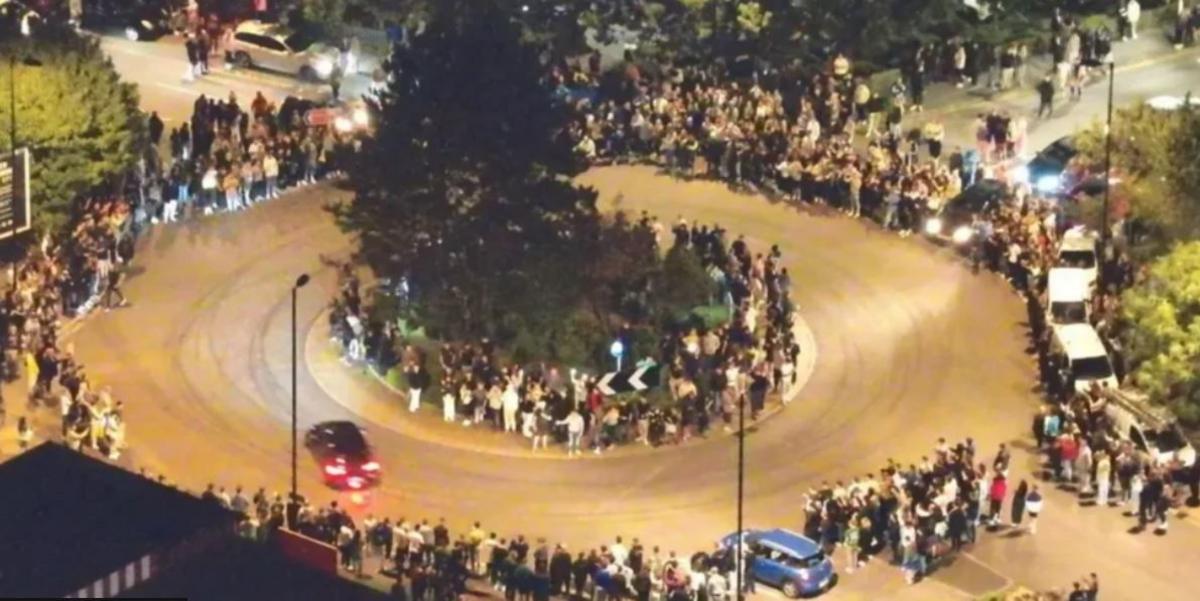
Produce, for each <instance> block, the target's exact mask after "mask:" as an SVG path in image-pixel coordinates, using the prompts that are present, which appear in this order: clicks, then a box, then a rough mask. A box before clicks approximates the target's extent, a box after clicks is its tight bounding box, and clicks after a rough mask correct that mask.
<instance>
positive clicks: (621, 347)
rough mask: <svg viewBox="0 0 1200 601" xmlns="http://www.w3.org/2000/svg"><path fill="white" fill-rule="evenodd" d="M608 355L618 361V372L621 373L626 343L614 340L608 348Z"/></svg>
mask: <svg viewBox="0 0 1200 601" xmlns="http://www.w3.org/2000/svg"><path fill="white" fill-rule="evenodd" d="M608 354H610V355H612V358H613V359H616V360H617V371H621V358H622V357H623V356H624V355H625V343H624V342H621V340H620V339H617V340H614V341H613V342H612V344H611V345H609V347H608Z"/></svg>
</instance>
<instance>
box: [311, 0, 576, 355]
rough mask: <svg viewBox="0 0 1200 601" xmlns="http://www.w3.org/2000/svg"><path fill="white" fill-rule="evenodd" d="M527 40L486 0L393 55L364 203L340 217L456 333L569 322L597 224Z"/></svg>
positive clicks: (355, 174) (361, 168) (433, 320)
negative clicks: (575, 274)
mask: <svg viewBox="0 0 1200 601" xmlns="http://www.w3.org/2000/svg"><path fill="white" fill-rule="evenodd" d="M451 5H454V6H451ZM518 38H519V32H518V31H517V30H516V29H515V27H514V25H513V24H511V22H510V21H509V20H508V19H505V18H501V15H500V13H498V12H497V8H496V6H495V5H493V4H491V3H489V2H482V3H477V2H464V3H447V6H445V7H444V9H443V10H439V11H438V13H437V14H436V16H435V17H434V19H433V20H432V21H431V22H430V24H429V25H428V27H427V28H426V29H425V31H424V32H423V33H422V34H421V35H418V36H416V37H415V38H414V39H413V42H412V44H411V46H410V47H408V48H405V49H402V50H400V51H399V52H398V53H397V54H396V55H395V56H394V57H393V61H392V64H393V71H392V76H393V78H394V81H393V84H392V85H391V87H390V89H389V90H388V91H387V92H386V93H384V94H383V95H382V98H381V100H380V102H379V103H378V104H376V105H375V106H374V107H373V110H374V111H376V113H377V114H376V117H377V119H376V120H377V122H378V123H379V127H378V131H377V135H376V136H375V137H374V139H372V140H368V141H367V142H366V143H365V145H364V148H363V152H362V154H361V160H360V161H359V162H358V164H357V165H356V166H355V167H354V168H353V170H352V172H351V181H352V182H353V185H354V187H355V190H356V195H355V198H354V200H353V202H351V203H349V204H346V205H341V206H338V207H336V208H335V209H334V211H335V214H336V216H337V217H338V219H339V221H340V223H341V224H342V226H343V227H345V228H346V229H347V230H348V231H351V232H353V233H355V234H356V235H357V236H358V238H359V242H360V247H359V250H360V257H361V258H362V259H363V260H364V261H365V262H366V263H368V264H369V265H370V266H371V267H372V268H373V270H374V271H375V272H376V273H377V274H379V275H381V276H385V277H393V278H398V277H402V276H406V277H407V278H408V279H409V282H410V285H411V286H412V287H413V289H414V290H415V294H416V295H417V297H418V298H419V299H420V302H419V303H418V311H419V315H418V317H419V318H421V319H422V320H423V321H425V322H426V323H428V325H430V326H432V327H433V328H434V329H436V330H438V332H437V333H439V334H440V335H444V336H448V337H463V336H491V337H493V338H504V337H506V336H508V335H511V334H512V333H513V332H515V331H517V330H519V329H523V328H529V327H534V326H536V325H538V324H539V323H544V322H553V321H561V319H556V317H561V314H562V313H563V312H564V311H568V312H569V311H570V309H571V308H572V306H573V303H574V301H575V300H576V299H577V295H578V294H579V290H577V289H575V285H574V282H575V281H576V280H577V278H572V277H569V275H568V274H569V273H570V272H571V271H572V270H573V269H575V266H574V264H575V263H576V262H577V261H579V260H580V258H581V257H580V253H581V252H582V251H585V250H586V249H587V247H588V242H589V240H590V239H591V238H590V237H591V236H594V233H595V231H596V230H597V228H598V224H599V216H598V213H597V211H596V208H595V194H594V193H593V192H591V191H589V190H585V189H581V188H578V187H576V186H575V185H574V184H573V183H571V181H570V179H569V178H568V177H567V176H569V175H570V174H571V167H572V165H573V158H572V154H571V147H570V144H569V141H568V140H567V139H566V138H565V137H564V135H563V131H562V128H563V126H564V124H565V123H566V120H567V116H566V113H565V112H564V111H565V107H563V106H561V105H560V104H559V103H558V102H556V100H555V98H554V96H553V94H552V93H551V90H550V89H549V88H548V87H547V85H546V84H545V83H544V82H543V80H542V72H543V69H542V68H541V65H540V64H539V62H538V60H537V55H536V53H535V52H533V51H532V50H531V49H530V48H528V47H526V46H524V45H522V44H521V43H520V42H519V39H518Z"/></svg>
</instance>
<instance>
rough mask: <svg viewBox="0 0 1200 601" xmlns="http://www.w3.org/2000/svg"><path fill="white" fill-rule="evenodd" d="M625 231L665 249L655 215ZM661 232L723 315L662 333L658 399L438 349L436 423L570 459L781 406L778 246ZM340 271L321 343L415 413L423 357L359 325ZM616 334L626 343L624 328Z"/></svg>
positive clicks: (785, 386) (787, 319) (788, 306)
mask: <svg viewBox="0 0 1200 601" xmlns="http://www.w3.org/2000/svg"><path fill="white" fill-rule="evenodd" d="M636 226H637V227H640V228H645V230H646V232H647V233H648V234H651V235H652V236H653V237H654V239H655V241H656V245H661V244H663V243H664V242H665V240H664V238H665V237H666V236H667V232H666V227H665V226H664V225H663V224H662V223H661V222H659V221H658V220H657V218H653V217H650V216H649V215H646V214H643V215H642V217H641V219H640V220H639V221H638V223H637V224H636ZM671 236H673V242H671V243H672V244H674V245H681V246H684V247H688V248H690V249H691V250H693V251H694V252H695V253H696V255H697V256H698V257H699V258H700V260H701V264H702V266H703V267H704V269H705V271H706V272H707V273H708V274H709V276H710V277H711V278H712V280H713V282H714V284H715V287H714V288H715V290H716V293H715V298H713V299H712V301H713V303H714V304H722V305H724V306H726V307H728V308H729V310H730V312H729V315H730V319H729V320H728V321H727V322H726V323H723V324H718V325H715V326H711V327H709V326H706V325H705V324H703V323H693V322H688V323H686V324H683V325H680V326H677V327H674V328H672V329H670V330H669V331H666V332H664V333H663V335H662V338H661V340H660V341H659V354H658V356H656V357H654V358H653V359H654V360H655V361H657V362H658V363H659V364H660V365H662V366H663V367H664V369H665V371H666V372H667V373H669V385H668V389H669V393H670V402H669V403H666V404H662V403H651V402H650V401H648V400H647V399H646V398H645V397H644V396H643V397H639V398H636V399H632V400H621V401H613V400H611V399H606V398H605V396H604V394H603V393H602V391H601V388H600V387H599V385H598V378H597V377H596V376H594V375H586V374H583V373H581V372H578V371H576V370H575V369H566V368H560V367H558V366H549V365H546V364H544V363H542V364H537V365H531V366H523V365H517V364H510V365H503V364H501V363H500V362H499V361H497V359H496V349H495V345H494V344H493V343H492V342H491V341H489V340H482V341H480V343H478V344H459V343H455V342H444V343H442V344H441V345H440V347H439V349H438V351H437V361H438V367H439V368H440V369H438V370H437V373H440V374H441V378H440V381H439V383H438V386H437V389H436V390H437V391H438V393H440V399H438V398H435V399H433V400H434V401H435V402H436V401H440V405H441V409H442V417H443V419H444V420H445V421H447V422H461V423H463V424H464V425H474V424H478V425H487V424H490V425H491V426H492V427H493V428H495V429H497V430H503V431H505V432H520V434H521V435H522V436H524V437H525V438H527V439H529V440H530V441H531V446H532V448H533V450H535V451H537V450H538V449H539V448H541V449H544V448H547V447H548V445H549V442H550V440H551V439H553V440H554V441H555V442H556V443H563V444H564V445H565V447H566V451H567V453H568V454H569V455H572V456H575V455H579V454H581V453H582V452H583V449H584V448H588V449H590V450H592V451H593V452H595V453H601V452H603V451H604V450H605V449H608V448H610V447H612V446H614V445H617V444H622V443H641V444H647V445H653V446H659V445H662V444H676V443H680V442H683V441H686V440H688V439H689V438H690V437H692V436H704V435H706V434H707V433H708V431H709V430H710V428H711V427H712V425H713V423H714V421H715V420H718V419H719V420H720V421H721V422H722V423H723V427H724V429H725V430H726V431H728V430H730V429H731V427H732V421H733V416H734V414H735V413H736V411H737V410H738V404H739V403H743V402H744V403H745V406H746V407H748V410H749V414H750V418H751V419H757V418H758V416H759V415H760V414H761V413H762V411H763V410H764V409H765V408H766V402H767V397H768V394H769V393H771V392H772V391H775V392H779V393H781V394H782V396H783V398H784V399H787V398H788V396H789V395H788V394H787V393H788V392H789V391H790V389H791V387H792V386H794V385H795V379H796V368H795V366H796V362H797V360H798V359H799V354H800V353H801V349H800V347H799V345H798V343H797V341H796V340H795V337H794V334H793V327H792V325H793V324H792V318H793V312H794V307H793V305H792V303H791V302H790V300H789V293H790V288H791V282H790V276H789V274H788V272H787V268H786V267H784V266H783V265H782V264H781V258H782V257H781V252H780V250H779V248H778V246H773V247H772V248H771V249H770V250H769V251H768V252H765V253H763V252H757V253H756V252H754V251H752V250H751V249H750V247H749V245H748V244H747V242H746V240H745V239H744V238H743V237H741V236H739V237H737V238H736V239H734V240H733V241H729V240H727V237H726V232H725V230H724V229H723V228H721V227H719V226H703V225H700V224H698V223H691V224H689V223H688V222H686V221H685V220H683V219H682V218H681V219H680V220H679V222H678V223H677V224H676V225H675V226H674V227H673V228H672V229H671ZM340 273H341V278H340V280H341V284H340V293H339V295H338V297H337V298H336V299H335V301H334V302H333V307H332V310H331V312H330V329H331V334H332V337H333V339H334V340H336V341H338V342H340V343H341V346H342V349H343V351H344V358H345V359H346V360H347V361H362V362H367V363H368V364H370V365H371V366H373V367H374V368H376V369H377V370H378V371H379V373H386V372H387V371H388V370H390V369H391V368H392V367H393V366H398V368H399V369H402V370H403V373H404V379H405V382H404V383H405V385H406V388H407V390H408V393H407V394H408V410H409V411H417V410H418V408H419V407H420V404H421V399H422V395H423V394H424V393H426V392H427V391H429V390H430V388H431V384H432V382H431V375H430V374H431V373H432V372H433V370H432V369H431V366H430V365H429V361H430V359H429V358H427V357H426V353H425V352H424V351H423V350H422V349H421V348H420V347H417V346H414V345H411V344H406V343H405V342H404V341H403V340H400V339H399V338H398V336H397V331H396V327H395V324H393V323H380V322H378V321H373V320H371V319H369V318H368V317H367V313H368V311H369V307H367V306H365V305H364V303H363V301H362V296H361V290H360V283H359V280H358V278H357V277H356V276H355V275H354V273H353V270H352V269H351V268H350V266H348V265H347V266H344V267H343V268H342V270H341V271H340ZM620 337H621V338H622V339H626V347H627V348H629V347H630V346H631V344H629V340H627V339H629V338H631V335H630V334H629V332H628V331H627V329H623V330H622V331H621V332H620ZM430 396H436V394H435V395H430Z"/></svg>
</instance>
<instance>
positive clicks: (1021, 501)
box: [1012, 480, 1029, 528]
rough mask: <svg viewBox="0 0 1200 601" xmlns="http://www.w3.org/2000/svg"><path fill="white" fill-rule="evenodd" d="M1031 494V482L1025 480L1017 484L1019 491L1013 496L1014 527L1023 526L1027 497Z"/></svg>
mask: <svg viewBox="0 0 1200 601" xmlns="http://www.w3.org/2000/svg"><path fill="white" fill-rule="evenodd" d="M1028 494H1029V484H1028V483H1027V482H1025V481H1024V480H1021V483H1020V484H1018V485H1017V491H1016V492H1014V493H1013V498H1012V525H1013V528H1020V527H1021V519H1022V518H1024V517H1025V497H1026V496H1027V495H1028Z"/></svg>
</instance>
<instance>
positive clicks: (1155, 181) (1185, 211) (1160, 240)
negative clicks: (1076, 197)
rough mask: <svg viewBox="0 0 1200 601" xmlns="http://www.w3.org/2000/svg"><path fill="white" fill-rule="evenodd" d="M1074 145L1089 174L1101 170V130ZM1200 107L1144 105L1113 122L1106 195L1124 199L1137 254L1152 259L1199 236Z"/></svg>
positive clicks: (1122, 113) (1091, 131) (1124, 112)
mask: <svg viewBox="0 0 1200 601" xmlns="http://www.w3.org/2000/svg"><path fill="white" fill-rule="evenodd" d="M1077 144H1078V146H1079V149H1080V154H1081V157H1082V160H1083V161H1084V162H1085V163H1086V164H1087V165H1088V166H1090V168H1091V169H1092V170H1094V171H1098V170H1100V169H1103V166H1104V129H1103V126H1102V125H1101V124H1099V123H1096V124H1093V125H1092V127H1090V128H1089V129H1087V130H1085V131H1083V132H1081V133H1080V135H1079V136H1078V140H1077ZM1197 153H1200V108H1197V107H1185V108H1180V109H1177V110H1161V109H1156V108H1153V107H1151V106H1149V105H1148V104H1139V105H1137V106H1134V107H1131V108H1127V109H1121V110H1119V111H1117V113H1116V115H1114V119H1113V131H1112V164H1113V173H1114V179H1117V180H1120V183H1118V184H1115V185H1114V189H1113V191H1112V192H1111V194H1114V195H1117V196H1119V197H1121V198H1122V199H1123V200H1126V199H1127V204H1128V217H1129V218H1130V219H1131V220H1133V221H1134V222H1135V223H1136V224H1137V226H1138V227H1137V228H1136V229H1137V230H1138V231H1140V232H1143V235H1141V236H1139V245H1138V246H1137V247H1136V249H1137V250H1138V251H1139V253H1138V254H1139V255H1141V256H1156V255H1159V254H1162V253H1164V252H1166V251H1167V250H1168V249H1170V247H1171V244H1173V243H1174V242H1176V241H1182V240H1190V239H1194V238H1196V237H1197V235H1198V234H1200V164H1197V161H1196V157H1197V156H1200V154H1197Z"/></svg>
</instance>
